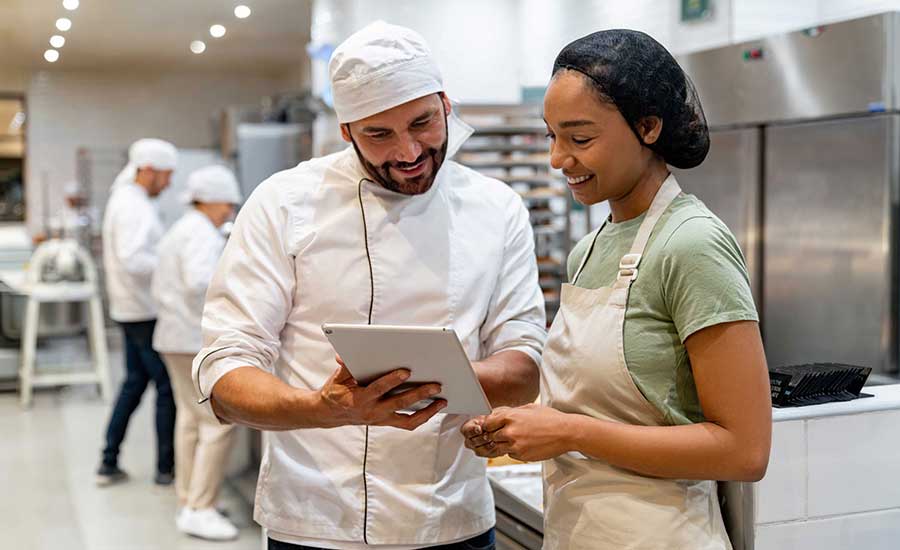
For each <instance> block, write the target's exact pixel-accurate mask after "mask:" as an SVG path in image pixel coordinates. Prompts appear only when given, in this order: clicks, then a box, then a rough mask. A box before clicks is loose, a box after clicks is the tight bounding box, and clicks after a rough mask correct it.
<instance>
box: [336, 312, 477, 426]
mask: <svg viewBox="0 0 900 550" xmlns="http://www.w3.org/2000/svg"><path fill="white" fill-rule="evenodd" d="M322 331H323V332H324V333H325V336H326V337H327V338H328V341H329V342H331V345H332V347H334V350H335V351H336V352H337V353H338V355H340V356H341V359H342V360H343V361H344V364H345V365H347V369H348V370H349V371H350V374H352V375H353V377H354V378H356V380H357V381H359V383H360V384H362V385H366V384H369V383H370V382H372V381H374V380H375V379H376V378H379V377H380V376H383V375H385V374H387V373H389V372H391V371H393V370H396V369H401V368H405V369H409V371H410V373H411V374H410V377H409V380H408V381H407V382H406V384H404V386H407V387H408V386H409V385H418V384H423V383H428V382H437V383H439V384H441V393H440V394H439V395H437V396H435V398H438V397H440V398H443V399H446V400H447V406H446V407H444V409H442V410H441V412H442V413H447V414H465V415H473V416H474V415H480V414H488V413H490V412H491V405H490V403H488V400H487V397H486V396H485V395H484V390H483V389H482V388H481V384H480V383H479V382H478V376H476V374H475V370H474V369H473V368H472V364H471V363H470V362H469V358H468V357H466V353H465V351H463V347H462V344H460V342H459V338H457V337H456V332H454V331H453V330H452V329H449V328H439V327H420V326H408V327H404V326H392V325H348V324H338V323H325V324H324V325H322ZM414 408H420V407H414Z"/></svg>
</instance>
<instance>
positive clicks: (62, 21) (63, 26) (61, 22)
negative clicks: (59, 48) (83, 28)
mask: <svg viewBox="0 0 900 550" xmlns="http://www.w3.org/2000/svg"><path fill="white" fill-rule="evenodd" d="M56 28H57V29H59V30H61V31H62V32H66V31H67V30H69V29H71V28H72V20H71V19H66V18H65V17H60V18H59V19H57V20H56Z"/></svg>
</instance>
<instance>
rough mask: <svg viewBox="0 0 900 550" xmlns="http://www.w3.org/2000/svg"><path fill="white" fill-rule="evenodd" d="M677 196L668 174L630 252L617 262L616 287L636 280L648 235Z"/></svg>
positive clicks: (676, 183)
mask: <svg viewBox="0 0 900 550" xmlns="http://www.w3.org/2000/svg"><path fill="white" fill-rule="evenodd" d="M679 194H681V187H680V186H679V185H678V182H677V181H675V176H673V175H672V174H669V177H667V178H666V181H664V182H663V184H662V187H660V188H659V191H657V192H656V196H655V197H653V202H652V203H650V209H649V210H647V216H646V217H645V218H644V221H643V222H641V227H640V228H638V232H637V235H636V236H635V237H634V242H633V243H632V244H631V251H630V252H629V253H628V254H625V255H624V256H622V260H621V261H620V262H619V275H618V277H617V279H616V285H617V286H628V285H630V284H631V283H633V282H634V280H635V279H637V276H638V266H639V265H640V264H641V259H642V258H643V256H644V250H645V249H646V248H647V243H648V242H649V241H650V235H651V234H652V233H653V229H654V228H655V227H656V223H657V222H658V221H659V219H660V218H661V217H662V215H663V213H664V212H665V211H666V209H667V208H668V207H669V205H670V204H672V201H673V200H675V198H676V197H677V196H678V195H679Z"/></svg>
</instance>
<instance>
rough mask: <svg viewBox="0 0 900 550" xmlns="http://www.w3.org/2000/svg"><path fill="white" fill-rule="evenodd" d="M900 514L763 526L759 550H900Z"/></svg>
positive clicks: (890, 513)
mask: <svg viewBox="0 0 900 550" xmlns="http://www.w3.org/2000/svg"><path fill="white" fill-rule="evenodd" d="M897 548H900V510H889V511H885V512H871V513H867V514H856V515H850V516H840V517H835V518H828V519H821V520H813V521H808V522H799V523H786V524H774V525H763V526H761V527H759V528H758V529H757V531H756V545H755V550H897Z"/></svg>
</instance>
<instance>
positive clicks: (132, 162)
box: [113, 138, 178, 185]
mask: <svg viewBox="0 0 900 550" xmlns="http://www.w3.org/2000/svg"><path fill="white" fill-rule="evenodd" d="M177 164H178V149H176V148H175V146H174V145H172V144H171V143H169V142H168V141H163V140H161V139H155V138H146V139H139V140H137V141H135V142H134V143H132V144H131V147H129V148H128V164H126V165H125V168H123V169H122V171H121V172H119V175H118V176H116V181H115V182H114V183H113V185H118V184H120V183H128V182H133V181H134V177H135V175H137V171H138V169H139V168H153V169H154V170H174V169H175V166H176V165H177Z"/></svg>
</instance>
